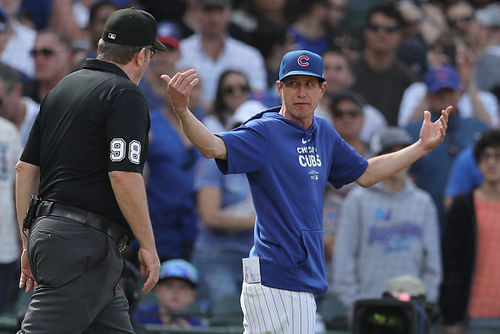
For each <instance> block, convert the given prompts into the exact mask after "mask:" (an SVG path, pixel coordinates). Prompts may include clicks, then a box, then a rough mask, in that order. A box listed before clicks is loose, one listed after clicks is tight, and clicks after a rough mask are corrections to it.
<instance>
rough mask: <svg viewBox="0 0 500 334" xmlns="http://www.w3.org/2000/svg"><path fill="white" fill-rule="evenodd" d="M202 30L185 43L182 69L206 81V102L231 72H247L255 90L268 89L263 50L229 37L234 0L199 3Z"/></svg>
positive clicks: (181, 62)
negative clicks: (219, 81) (193, 70)
mask: <svg viewBox="0 0 500 334" xmlns="http://www.w3.org/2000/svg"><path fill="white" fill-rule="evenodd" d="M198 4H199V5H200V7H201V13H200V31H199V32H197V33H196V34H194V35H192V36H190V37H188V38H186V39H184V40H182V41H181V48H180V49H181V52H182V58H181V60H180V62H179V67H192V68H195V69H196V71H197V72H198V75H199V76H200V77H201V79H202V80H203V91H202V103H203V104H204V105H206V104H210V103H212V102H213V100H214V98H215V94H216V88H217V81H218V80H219V76H220V75H221V73H222V72H224V71H225V70H228V69H234V70H239V71H242V72H243V73H245V75H246V76H247V77H248V79H249V81H250V87H251V89H252V90H257V91H262V90H264V89H265V87H266V73H265V66H264V60H263V59H262V55H261V54H260V53H259V51H258V50H257V49H255V48H253V47H251V46H249V45H247V44H244V43H242V42H240V41H238V40H236V39H234V38H231V37H229V36H227V26H228V23H229V19H230V17H231V0H198Z"/></svg>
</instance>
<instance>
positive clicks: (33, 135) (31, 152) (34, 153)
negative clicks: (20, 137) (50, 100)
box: [20, 102, 43, 166]
mask: <svg viewBox="0 0 500 334" xmlns="http://www.w3.org/2000/svg"><path fill="white" fill-rule="evenodd" d="M42 103H43V102H42ZM41 142H42V138H41V130H40V113H38V115H37V116H36V118H35V121H34V122H33V126H32V127H31V130H30V135H29V137H28V141H27V142H26V145H25V146H24V150H23V152H22V154H21V158H20V160H21V161H24V162H27V163H30V164H33V165H37V166H40V149H41V147H40V144H41Z"/></svg>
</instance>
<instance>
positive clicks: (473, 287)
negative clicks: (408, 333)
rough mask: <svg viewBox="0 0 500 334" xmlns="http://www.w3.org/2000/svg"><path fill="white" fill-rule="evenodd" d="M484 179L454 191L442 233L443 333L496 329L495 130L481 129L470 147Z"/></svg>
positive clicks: (499, 145) (499, 269)
mask: <svg viewBox="0 0 500 334" xmlns="http://www.w3.org/2000/svg"><path fill="white" fill-rule="evenodd" d="M474 158H475V159H476V161H477V164H478V166H479V169H480V171H481V174H482V175H483V178H484V182H483V184H482V185H481V186H480V187H479V188H476V189H475V190H473V191H471V192H469V193H467V194H463V195H460V196H457V197H456V198H455V200H454V201H453V204H452V206H451V208H450V210H449V211H448V214H447V218H446V225H445V230H444V234H443V245H442V250H443V272H444V280H443V285H442V287H441V311H442V315H443V321H444V325H445V327H444V331H443V333H445V334H462V333H467V334H484V333H498V332H499V331H500V321H499V319H500V289H499V288H498V281H499V280H500V262H499V261H498V239H499V238H500V229H499V228H498V227H499V226H500V225H499V224H500V216H499V215H498V212H500V187H499V184H500V131H499V130H491V131H488V132H486V133H484V134H483V135H482V136H481V138H480V139H479V140H478V142H477V144H476V145H475V148H474Z"/></svg>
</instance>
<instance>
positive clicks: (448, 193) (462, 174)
mask: <svg viewBox="0 0 500 334" xmlns="http://www.w3.org/2000/svg"><path fill="white" fill-rule="evenodd" d="M481 184H483V175H482V174H481V171H480V170H479V167H478V166H477V162H476V160H475V159H474V147H473V146H469V147H467V148H466V149H464V150H463V151H462V152H460V153H459V154H458V155H457V157H456V158H455V160H454V161H453V164H452V165H451V169H450V175H449V176H448V181H447V183H446V188H445V189H444V207H445V209H448V208H450V206H451V204H452V202H453V198H454V197H455V196H457V195H461V194H466V193H468V192H469V191H472V189H474V188H476V187H479V186H480V185H481Z"/></svg>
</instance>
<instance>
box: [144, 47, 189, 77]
mask: <svg viewBox="0 0 500 334" xmlns="http://www.w3.org/2000/svg"><path fill="white" fill-rule="evenodd" d="M180 58H181V53H180V51H179V50H178V49H174V48H173V47H170V46H167V50H165V51H161V52H157V53H156V54H155V56H154V58H153V59H152V60H151V65H150V67H149V71H151V72H152V73H153V74H155V75H157V76H160V75H161V74H168V75H173V74H175V73H174V69H175V64H176V63H177V62H178V61H179V59H180Z"/></svg>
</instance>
